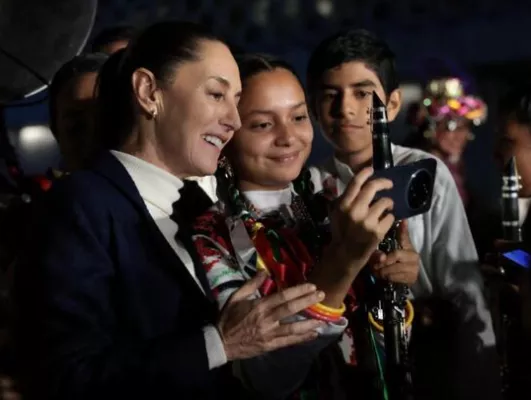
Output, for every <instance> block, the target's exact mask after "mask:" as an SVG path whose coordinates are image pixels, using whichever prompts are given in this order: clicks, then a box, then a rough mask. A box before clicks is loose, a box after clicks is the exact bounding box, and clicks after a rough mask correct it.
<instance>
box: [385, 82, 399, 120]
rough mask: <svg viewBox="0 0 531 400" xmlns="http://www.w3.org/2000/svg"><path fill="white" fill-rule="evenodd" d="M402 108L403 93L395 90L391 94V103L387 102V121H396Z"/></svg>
mask: <svg viewBox="0 0 531 400" xmlns="http://www.w3.org/2000/svg"><path fill="white" fill-rule="evenodd" d="M401 106H402V92H401V91H400V89H395V90H393V91H392V92H391V95H390V96H389V101H388V102H387V119H388V120H389V121H394V120H395V118H396V116H397V115H398V113H399V112H400V107H401Z"/></svg>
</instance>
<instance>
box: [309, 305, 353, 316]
mask: <svg viewBox="0 0 531 400" xmlns="http://www.w3.org/2000/svg"><path fill="white" fill-rule="evenodd" d="M310 308H313V309H314V310H315V311H317V312H319V313H323V314H326V315H330V316H332V317H339V316H341V315H343V314H344V313H345V310H346V309H347V307H346V306H345V303H343V304H341V307H340V308H332V307H328V306H325V305H324V304H322V303H317V304H314V305H313V306H311V307H310Z"/></svg>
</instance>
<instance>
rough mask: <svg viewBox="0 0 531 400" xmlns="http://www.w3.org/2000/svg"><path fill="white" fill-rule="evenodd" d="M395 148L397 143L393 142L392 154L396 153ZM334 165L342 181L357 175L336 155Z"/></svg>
mask: <svg viewBox="0 0 531 400" xmlns="http://www.w3.org/2000/svg"><path fill="white" fill-rule="evenodd" d="M395 149H396V147H395V145H394V144H392V143H391V154H393V155H394V154H395ZM393 158H394V157H393ZM334 167H335V169H336V171H337V174H338V176H339V179H340V180H341V182H345V183H346V182H349V181H350V180H351V179H352V178H353V177H354V175H355V174H354V172H352V169H350V167H349V166H348V165H347V164H345V163H344V162H342V161H339V160H338V159H337V158H336V157H335V156H334Z"/></svg>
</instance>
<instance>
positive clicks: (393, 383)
mask: <svg viewBox="0 0 531 400" xmlns="http://www.w3.org/2000/svg"><path fill="white" fill-rule="evenodd" d="M372 99H373V100H372V110H371V125H372V143H373V167H374V170H380V169H387V168H392V167H393V166H394V162H393V155H392V153H391V142H390V140H389V127H388V122H387V110H386V108H385V105H384V104H383V102H382V101H381V100H380V98H379V97H378V95H377V94H376V92H373V96H372ZM399 224H400V221H397V222H395V224H394V225H393V227H392V228H391V229H390V230H389V232H388V233H387V235H386V237H385V239H384V240H383V241H382V242H381V243H380V245H379V247H378V248H379V250H380V251H383V252H384V253H386V254H389V253H391V252H393V251H394V250H397V249H399V248H400V245H399V243H398V239H397V233H398V227H399ZM407 295H408V288H407V286H406V285H404V284H396V283H391V282H382V295H381V298H380V300H379V301H378V305H377V306H376V310H375V312H376V313H377V314H378V316H380V317H382V318H383V327H384V344H385V355H386V363H385V379H386V383H387V390H388V394H389V400H406V399H408V400H409V399H412V398H413V397H412V384H411V372H410V369H409V366H408V362H407V339H406V328H405V315H406V300H407Z"/></svg>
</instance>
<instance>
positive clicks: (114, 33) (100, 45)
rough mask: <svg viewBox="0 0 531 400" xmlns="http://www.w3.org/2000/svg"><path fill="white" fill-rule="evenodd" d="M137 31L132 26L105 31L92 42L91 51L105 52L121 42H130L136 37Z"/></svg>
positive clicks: (116, 27) (115, 27)
mask: <svg viewBox="0 0 531 400" xmlns="http://www.w3.org/2000/svg"><path fill="white" fill-rule="evenodd" d="M136 33H137V30H136V29H135V28H134V27H132V26H114V27H112V28H108V29H104V30H102V31H101V32H100V33H98V34H97V35H96V36H95V37H94V39H93V40H92V45H91V48H90V51H92V52H93V53H99V52H104V50H105V47H106V46H108V45H110V44H111V43H114V42H119V41H121V40H126V41H129V40H131V39H133V38H134V37H135V35H136Z"/></svg>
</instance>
